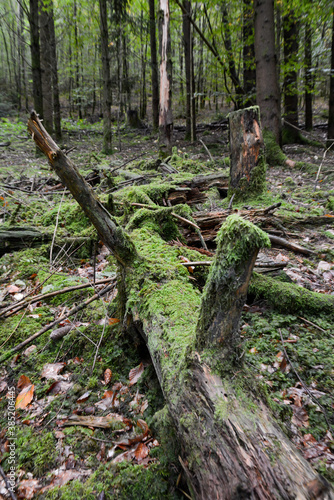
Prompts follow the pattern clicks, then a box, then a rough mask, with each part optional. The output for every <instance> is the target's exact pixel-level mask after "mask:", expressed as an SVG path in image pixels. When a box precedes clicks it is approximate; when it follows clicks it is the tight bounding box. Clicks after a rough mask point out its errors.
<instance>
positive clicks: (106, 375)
mask: <svg viewBox="0 0 334 500" xmlns="http://www.w3.org/2000/svg"><path fill="white" fill-rule="evenodd" d="M111 377H112V371H111V370H110V368H107V369H106V370H105V372H104V383H105V384H106V385H108V384H109V383H110V380H111Z"/></svg>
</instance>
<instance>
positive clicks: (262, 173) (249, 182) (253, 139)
mask: <svg viewBox="0 0 334 500" xmlns="http://www.w3.org/2000/svg"><path fill="white" fill-rule="evenodd" d="M229 126H230V157H231V166H230V185H229V196H232V195H233V194H235V198H236V199H247V198H250V197H252V196H256V195H259V194H261V193H263V192H264V190H265V187H266V161H265V155H264V142H263V136H262V131H261V125H260V111H259V107H258V106H252V107H250V108H246V109H241V110H239V111H235V112H233V113H230V114H229Z"/></svg>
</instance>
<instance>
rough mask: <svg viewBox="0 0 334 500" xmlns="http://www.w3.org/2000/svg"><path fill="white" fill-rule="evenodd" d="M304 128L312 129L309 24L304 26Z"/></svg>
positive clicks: (310, 30)
mask: <svg viewBox="0 0 334 500" xmlns="http://www.w3.org/2000/svg"><path fill="white" fill-rule="evenodd" d="M304 56H305V128H306V130H312V128H313V111H312V98H313V81H314V78H313V75H312V28H311V25H310V23H309V22H306V25H305V52H304Z"/></svg>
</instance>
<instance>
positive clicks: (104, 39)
mask: <svg viewBox="0 0 334 500" xmlns="http://www.w3.org/2000/svg"><path fill="white" fill-rule="evenodd" d="M99 6H100V34H101V55H102V75H103V147H102V150H103V152H104V153H105V154H111V153H112V131H111V102H110V93H111V79H110V64H109V47H108V45H109V37H108V16H107V1H106V0H99Z"/></svg>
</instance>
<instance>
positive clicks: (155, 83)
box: [149, 0, 159, 130]
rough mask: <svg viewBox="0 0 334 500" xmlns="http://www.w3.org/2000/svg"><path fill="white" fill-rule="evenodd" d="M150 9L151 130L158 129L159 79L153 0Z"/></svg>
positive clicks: (150, 0)
mask: <svg viewBox="0 0 334 500" xmlns="http://www.w3.org/2000/svg"><path fill="white" fill-rule="evenodd" d="M149 8H150V44H151V72H152V73H151V74H152V77H151V78H152V119H153V128H154V129H155V130H158V128H159V77H158V60H157V38H156V29H155V0H149Z"/></svg>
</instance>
